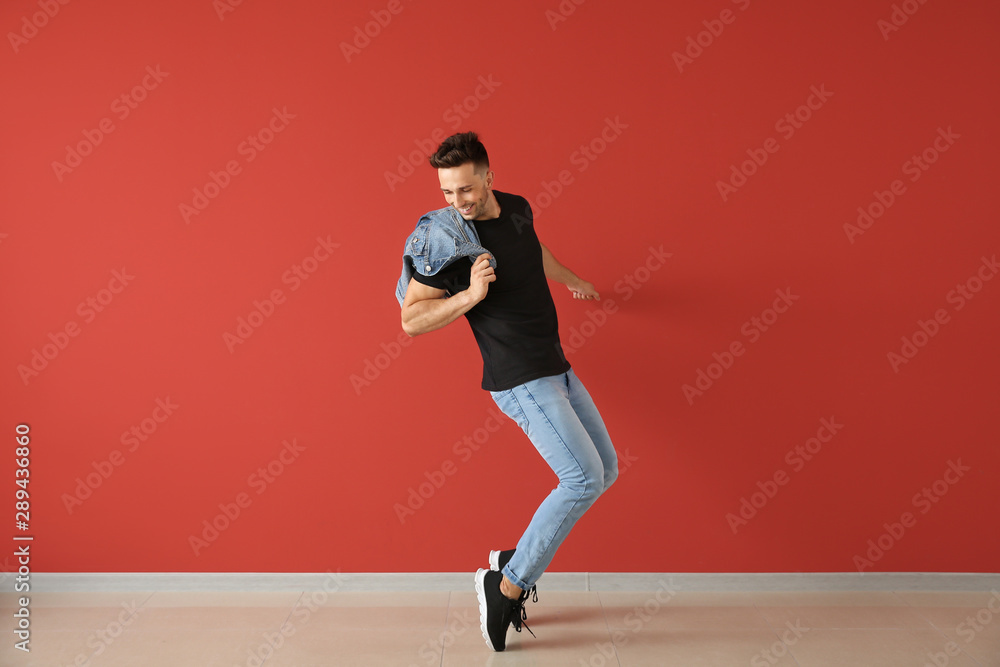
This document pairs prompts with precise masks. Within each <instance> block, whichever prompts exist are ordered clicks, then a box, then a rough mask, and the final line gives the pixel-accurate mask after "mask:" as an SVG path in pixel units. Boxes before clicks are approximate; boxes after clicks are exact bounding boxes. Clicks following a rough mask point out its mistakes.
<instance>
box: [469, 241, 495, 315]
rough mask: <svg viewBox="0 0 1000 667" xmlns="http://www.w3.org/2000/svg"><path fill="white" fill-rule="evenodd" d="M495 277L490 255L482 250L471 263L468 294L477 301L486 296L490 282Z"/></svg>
mask: <svg viewBox="0 0 1000 667" xmlns="http://www.w3.org/2000/svg"><path fill="white" fill-rule="evenodd" d="M496 279H497V274H496V271H494V270H493V267H492V266H490V256H489V254H488V253H485V252H484V253H483V254H482V255H480V256H479V257H476V261H475V262H473V263H472V271H471V272H470V273H469V296H471V297H472V298H473V299H474V300H475V302H476V303H479V302H480V301H482V300H483V299H485V298H486V293H487V291H488V290H489V287H490V283H491V282H493V281H494V280H496Z"/></svg>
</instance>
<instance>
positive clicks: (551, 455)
mask: <svg viewBox="0 0 1000 667" xmlns="http://www.w3.org/2000/svg"><path fill="white" fill-rule="evenodd" d="M490 395H491V396H493V400H494V401H496V404H497V405H498V406H499V407H500V409H501V410H503V412H504V414H506V415H507V416H508V417H510V418H511V419H513V420H514V421H515V422H517V425H518V426H520V427H521V429H522V430H524V432H525V433H526V434H527V436H528V438H529V439H530V440H531V443H532V444H533V445H534V446H535V449H537V450H538V453H539V454H541V455H542V458H543V459H545V462H546V463H548V464H549V467H550V468H552V471H553V472H554V473H555V474H556V476H557V477H558V478H559V484H558V485H557V486H556V488H554V489H553V490H552V493H550V494H549V495H548V497H547V498H546V499H545V500H544V501H542V504H541V505H539V507H538V509H537V510H536V511H535V516H533V517H532V519H531V523H529V524H528V528H527V529H526V530H525V531H524V534H523V535H522V536H521V539H520V541H519V542H518V543H517V552H516V553H515V554H514V557H513V558H511V559H510V562H509V563H507V565H506V566H505V567H504V569H503V574H504V575H505V576H506V577H507V578H508V579H510V581H511V582H513V583H514V584H517V585H518V586H519V587H521V588H522V589H523V590H528V589H530V588H531V587H532V586H534V585H535V582H536V581H537V580H538V578H539V577H541V576H542V573H543V572H544V571H545V568H547V567H548V566H549V563H550V562H551V561H552V557H553V556H554V555H555V553H556V549H558V548H559V545H560V544H562V542H563V540H564V539H566V536H567V535H568V534H569V531H570V529H571V528H573V526H574V524H576V522H577V520H578V519H579V518H580V517H581V516H583V513H584V512H586V511H587V509H589V508H590V506H591V505H593V504H594V501H595V500H597V498H598V496H600V495H601V494H602V493H604V491H606V490H607V488H608V487H609V486H611V484H612V482H614V481H615V479H616V478H617V477H618V456H617V454H616V453H615V448H614V446H613V445H612V444H611V437H610V436H609V435H608V429H607V428H606V427H605V426H604V420H603V419H601V415H600V413H599V412H598V411H597V407H596V406H595V405H594V401H593V399H591V398H590V394H589V393H587V389H586V388H585V387H584V386H583V383H582V382H580V380H579V378H577V377H576V373H574V372H573V369H570V370H569V371H567V372H566V373H563V374H561V375H553V376H550V377H544V378H538V379H537V380H531V381H530V382H525V383H524V384H521V385H518V386H516V387H514V388H513V389H507V390H505V391H492V392H490Z"/></svg>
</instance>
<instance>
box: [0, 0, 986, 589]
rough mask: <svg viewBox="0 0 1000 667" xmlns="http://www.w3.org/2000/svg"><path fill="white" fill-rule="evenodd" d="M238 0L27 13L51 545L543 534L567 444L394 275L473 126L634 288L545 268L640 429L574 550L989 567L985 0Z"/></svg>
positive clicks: (201, 552) (590, 380)
mask: <svg viewBox="0 0 1000 667" xmlns="http://www.w3.org/2000/svg"><path fill="white" fill-rule="evenodd" d="M224 2H226V0H218V1H217V2H215V3H214V4H213V3H212V2H210V1H209V0H197V1H195V0H188V1H186V2H173V3H153V4H150V3H135V2H121V1H115V2H101V3H97V2H79V3H77V2H70V3H68V4H64V5H63V4H58V3H57V2H55V1H54V0H49V1H48V2H47V3H46V1H45V0H42V1H41V2H28V1H27V0H17V1H12V2H5V3H3V5H2V9H0V26H2V28H3V31H4V32H5V33H7V41H8V44H7V46H5V47H3V48H0V59H2V60H3V63H2V67H3V71H4V89H5V91H6V93H7V94H6V96H5V104H4V112H3V113H4V123H3V125H2V130H0V131H2V133H3V146H4V148H3V151H2V158H0V160H2V162H0V179H2V182H3V184H4V187H3V192H2V194H0V201H2V204H0V206H2V208H0V232H2V234H3V236H2V237H0V272H2V273H0V280H2V284H3V286H4V288H3V292H2V294H3V313H4V318H5V319H4V322H5V326H4V327H3V330H2V334H0V336H2V337H0V355H2V364H0V366H2V368H4V369H5V372H4V373H3V374H2V380H0V382H2V391H3V403H2V404H3V424H4V426H3V428H4V429H6V430H7V434H8V435H7V438H8V441H7V442H8V445H7V447H5V448H3V451H4V452H6V453H5V454H3V455H2V456H0V478H3V479H6V480H7V482H5V483H4V486H6V487H7V488H8V492H5V495H6V496H7V498H8V499H7V501H5V502H6V503H8V510H7V512H8V521H10V522H11V523H10V524H8V526H9V527H8V529H7V530H8V531H9V532H10V534H11V535H14V534H22V533H21V532H20V531H18V530H17V529H16V527H15V526H14V525H13V517H12V516H10V515H12V514H13V513H14V509H15V508H14V506H13V503H14V502H15V499H14V491H15V490H16V488H17V487H15V486H14V480H15V479H16V478H15V474H17V473H15V468H16V467H17V466H18V464H17V463H16V462H15V442H14V437H15V425H16V424H18V423H21V422H24V423H27V424H29V425H30V429H31V430H30V434H29V435H30V438H31V440H30V445H29V449H30V465H29V470H30V484H29V485H28V489H29V491H30V503H31V505H30V512H31V516H30V524H29V529H28V531H25V532H24V533H23V534H32V535H34V536H35V542H34V544H33V549H34V560H33V561H32V566H33V568H34V569H36V570H40V571H73V572H75V571H293V572H300V571H324V570H327V569H338V568H339V569H340V570H341V571H344V572H352V571H460V570H471V569H472V568H475V567H479V566H481V565H482V564H483V563H484V558H485V556H486V554H487V551H488V550H489V549H498V548H507V547H511V546H513V545H514V544H515V542H516V539H517V537H518V535H519V534H520V532H521V531H522V530H523V528H524V526H525V525H526V523H527V521H528V519H529V518H530V516H531V513H532V512H533V510H534V508H535V507H536V506H537V505H538V503H539V502H540V501H541V499H542V498H543V497H544V496H545V494H546V493H547V492H548V490H549V489H550V488H551V486H552V484H553V483H554V478H553V476H552V475H551V473H550V472H549V471H548V469H547V468H546V467H545V466H544V464H543V463H542V461H541V459H539V458H538V457H537V455H536V454H535V453H534V451H533V449H532V448H531V446H530V444H529V443H528V441H527V439H526V438H525V437H524V436H523V434H522V433H521V432H520V431H519V430H518V429H517V427H516V426H515V425H514V424H513V423H512V422H510V421H504V422H502V425H501V426H498V422H496V421H493V417H492V415H493V411H494V406H493V403H492V401H491V400H490V397H489V395H488V394H487V393H486V392H484V391H482V390H481V389H479V381H480V372H481V362H480V359H479V356H478V350H477V347H476V345H475V342H474V340H473V338H472V335H471V333H470V332H469V330H468V326H467V325H466V324H465V323H464V322H458V323H456V324H454V325H453V326H450V327H448V328H447V329H445V330H443V331H440V332H436V333H434V334H431V335H427V336H423V337H420V338H417V339H413V340H410V339H407V338H405V336H401V335H400V334H401V330H400V326H399V308H398V305H397V303H396V301H395V299H394V297H393V289H394V286H395V281H396V278H397V276H398V274H399V268H400V251H401V247H402V243H403V240H404V239H405V237H406V236H407V234H408V233H409V231H410V230H411V229H412V227H413V225H414V224H415V223H416V221H417V218H418V217H419V215H420V214H422V213H424V212H425V211H428V210H431V209H435V208H438V207H440V206H443V205H444V201H443V198H442V197H441V195H440V192H439V191H438V184H437V180H436V174H435V173H434V171H433V170H432V169H431V168H430V167H428V166H426V164H425V160H424V156H425V155H426V154H427V153H428V152H429V151H430V150H432V149H433V148H434V147H435V145H436V143H437V142H438V141H439V140H440V139H442V138H443V137H444V136H445V135H447V134H451V133H452V132H454V131H464V130H469V129H473V130H476V131H478V132H480V134H481V136H482V138H483V140H484V142H485V144H486V146H487V148H488V149H489V152H490V155H491V158H492V162H493V167H494V170H495V172H496V186H497V188H498V189H500V190H505V191H509V192H516V193H520V194H523V195H525V196H527V197H528V198H529V199H530V200H531V201H532V202H534V204H535V211H536V225H537V230H538V233H539V236H540V237H541V239H542V240H543V242H545V243H546V244H547V245H549V247H550V248H551V249H552V250H553V252H554V253H555V255H556V256H557V257H558V258H560V259H561V260H562V261H563V262H564V263H566V264H567V265H569V266H570V267H571V268H573V269H574V270H576V271H577V272H578V273H580V274H581V275H582V276H584V277H586V278H587V279H589V280H591V281H593V282H594V283H595V285H597V287H598V289H599V290H601V292H602V294H603V296H604V299H603V300H602V301H601V303H600V304H587V303H581V302H576V301H573V300H572V299H571V298H570V296H569V294H568V292H567V291H566V290H565V289H564V288H563V287H562V286H560V285H553V292H554V294H555V299H556V303H557V307H558V309H559V315H560V323H561V329H562V336H563V341H564V343H565V345H566V348H567V354H568V356H569V358H570V360H571V361H572V363H573V365H574V367H575V368H576V369H577V372H578V374H579V375H580V377H581V378H582V379H583V380H584V381H585V382H586V383H587V385H588V386H589V388H590V390H591V393H592V394H593V395H594V397H595V399H596V401H597V403H598V405H599V406H600V408H601V410H602V413H603V414H604V416H605V419H606V421H607V424H608V426H609V428H610V431H611V433H612V435H613V436H614V439H615V442H616V444H617V446H618V448H619V450H620V452H621V454H622V474H621V477H620V479H619V481H618V483H617V484H616V485H615V486H614V487H613V488H612V489H611V491H610V492H609V493H608V494H607V495H606V496H605V497H604V498H602V499H601V501H600V502H599V503H598V504H597V505H595V507H594V509H593V510H592V511H591V512H590V513H589V514H588V515H587V516H586V517H585V518H584V519H583V520H582V521H581V522H580V523H579V524H578V526H577V528H576V529H575V530H574V532H573V534H572V536H571V538H570V539H569V540H568V542H567V543H566V544H565V546H564V548H563V549H562V550H561V551H560V552H559V554H558V555H557V557H556V560H555V561H554V562H553V565H552V568H553V570H591V571H672V572H716V571H724V572H753V571H769V572H770V571H778V572H780V571H853V570H857V569H860V570H863V571H962V572H964V571H995V570H996V568H997V563H998V562H1000V560H998V559H1000V537H998V533H997V531H996V530H995V529H994V528H995V521H994V520H993V517H995V514H996V511H997V509H998V500H997V494H996V489H997V482H998V478H997V476H998V472H1000V454H998V448H997V436H996V415H997V404H998V403H997V402H998V398H1000V395H998V394H1000V392H998V383H997V377H998V372H1000V360H998V355H997V354H996V341H997V339H998V334H1000V318H998V315H997V314H998V305H1000V280H997V279H994V278H995V274H996V272H997V270H998V269H997V266H996V265H995V264H991V262H994V261H995V258H996V257H997V254H998V253H1000V233H998V231H997V224H996V221H997V204H996V197H995V192H996V184H995V179H996V159H997V157H996V156H997V151H998V148H1000V144H998V136H997V130H996V123H995V120H996V108H997V103H998V95H997V90H996V86H995V85H994V82H995V81H996V77H997V73H998V71H997V70H998V68H997V63H1000V58H998V55H1000V53H998V47H997V43H996V40H995V39H994V37H995V33H996V29H997V23H998V19H1000V8H998V6H997V5H996V3H991V2H986V1H977V2H964V3H944V2H928V3H926V4H918V3H917V2H916V0H907V2H903V3H901V4H900V5H898V8H897V9H894V5H893V3H891V2H889V1H888V0H887V1H885V2H869V1H867V0H866V1H861V0H852V1H849V2H840V3H829V2H826V3H802V2H791V1H785V2H759V1H758V0H749V1H745V0H740V1H739V2H729V1H728V0H716V1H715V2H697V3H693V2H692V3H653V2H647V3H643V4H642V5H640V4H639V3H632V4H622V3H608V2H600V1H598V0H592V1H589V2H582V3H580V2H579V0H577V2H570V0H565V1H564V2H562V3H561V4H560V3H559V2H557V0H552V1H551V2H528V1H527V0H520V1H517V2H507V3H464V4H461V5H456V4H454V3H435V2H410V1H409V0H401V2H400V0H392V2H388V3H387V2H384V1H372V2H350V3H322V2H308V1H304V0H303V1H299V2H291V3H288V2H282V3H278V2H265V1H263V0H247V1H246V2H242V3H241V4H238V5H228V4H223V3H224ZM45 7H48V10H47V11H49V12H55V11H56V9H58V12H57V13H55V15H54V16H51V17H47V16H46V15H45V11H46V10H45V9H44V8H45ZM221 8H228V9H229V10H231V11H225V10H223V9H221ZM570 10H572V12H570ZM907 11H909V12H911V13H912V15H910V14H908V13H907ZM904 18H905V19H906V20H905V22H903V19H904ZM894 20H895V21H896V22H897V23H899V24H900V25H898V26H897V25H895V24H893V23H892V21H894ZM379 21H381V22H382V23H383V24H385V25H380V23H379ZM34 24H38V25H40V26H41V27H37V26H36V25H34ZM365 30H368V31H369V32H370V34H372V35H374V36H371V37H366V38H364V39H363V38H362V37H363V36H364V31H365ZM355 40H356V46H350V47H349V46H345V45H349V44H351V43H352V42H354V41H355ZM699 40H700V42H701V46H699V45H698V41H699ZM358 47H361V48H358ZM685 53H686V55H685ZM123 96H125V97H124V98H123ZM810 105H811V107H810ZM789 114H791V116H790V117H789V116H788V115H789ZM796 115H797V116H798V117H797V119H796ZM255 144H256V145H255ZM68 153H74V154H70V155H68ZM411 155H412V156H413V157H412V158H410V156H411ZM922 155H923V156H924V157H923V158H921V157H920V156H922ZM410 159H412V160H413V162H414V163H416V164H417V167H416V168H412V167H411V166H410V165H409V164H407V162H408V161H409V160H410ZM915 159H918V160H926V162H922V164H923V167H921V166H919V165H918V164H917V163H916V162H915V161H914V160H915ZM754 160H756V162H757V164H755V163H754V162H753V161H754ZM741 169H742V170H743V171H744V173H742V174H740V173H739V172H740V170H741ZM734 170H735V171H736V173H737V174H738V175H735V174H734ZM411 172H412V173H411ZM746 174H749V175H746ZM727 182H728V185H726V183H727ZM196 191H197V193H196ZM201 197H204V199H201ZM880 202H881V203H880ZM859 207H861V208H862V209H867V210H869V211H871V214H872V218H871V219H870V220H867V219H862V221H861V223H859V222H858V218H859V212H858V209H859ZM852 226H853V228H852ZM659 253H663V254H667V253H669V257H666V258H662V257H661V256H660V254H659ZM984 258H985V263H984ZM297 267H299V268H297ZM296 271H299V272H300V274H299V273H296ZM119 273H120V274H122V275H121V277H116V276H118V275H119ZM986 278H988V279H986ZM983 279H986V280H983ZM961 290H965V292H964V294H963V292H962V291H961ZM782 293H783V294H784V295H785V296H784V300H782V298H781V296H780V295H781V294H782ZM789 304H790V305H789ZM255 311H256V313H257V314H254V313H255ZM779 311H782V312H779ZM260 313H264V314H260ZM248 317H249V318H250V319H251V320H253V323H254V324H256V325H259V326H248V325H246V324H244V325H242V326H241V325H240V322H241V318H248ZM754 318H757V321H756V322H755V320H754ZM936 318H937V319H936ZM758 323H759V324H758ZM243 327H247V328H246V329H245V330H244V328H243ZM925 331H927V332H929V333H924V332H925ZM904 339H906V340H907V341H909V342H906V343H904ZM910 344H913V345H915V347H913V348H912V349H911V348H910V347H909V345H910ZM36 351H37V353H38V355H41V356H36ZM733 352H735V353H736V354H734V353H733ZM729 355H732V356H729ZM893 355H899V356H898V358H897V357H896V356H893ZM904 355H907V356H904ZM33 363H34V364H35V367H34V368H33V367H32V364H33ZM701 373H705V376H704V377H701V376H700V374H701ZM709 376H711V377H709ZM685 385H689V386H690V387H691V388H693V390H692V389H690V388H688V389H685ZM694 390H697V391H698V392H700V393H696V392H695V391H694ZM164 406H165V407H164ZM824 423H833V424H835V426H834V427H833V428H832V430H831V429H829V428H827V429H823V428H821V427H822V426H823V424H824ZM133 428H134V429H136V430H137V432H138V433H139V434H140V435H138V436H137V435H130V430H131V429H133ZM810 438H815V439H813V440H810ZM819 438H822V440H824V441H825V442H823V441H821V440H820V439H819ZM283 443H287V444H283ZM470 443H471V444H470ZM473 446H475V448H473ZM803 448H805V449H803ZM810 449H811V452H810ZM797 450H798V451H797ZM269 466H270V472H268V467H269ZM949 470H951V471H950V472H949ZM956 471H960V472H956ZM421 493H422V494H423V495H424V496H427V497H426V498H422V497H420V494H421ZM408 503H409V505H410V507H409V509H411V510H412V511H411V512H405V513H404V512H402V511H401V508H403V507H407V504H408ZM220 507H221V509H220ZM237 512H238V514H237ZM741 512H742V516H741ZM227 513H228V514H229V515H230V517H227V516H226V514H227ZM213 521H214V522H215V523H216V525H217V527H219V528H221V530H220V531H219V532H217V533H215V532H212V529H210V528H209V529H206V524H208V525H210V524H211V523H212V522H213ZM193 538H194V539H193ZM198 539H200V540H203V542H201V543H198V542H197V540H198ZM7 551H10V550H7ZM860 559H865V560H868V561H869V562H867V563H866V562H864V561H863V560H860ZM2 564H3V566H4V568H5V569H8V570H9V569H11V567H14V565H13V561H12V559H11V557H9V556H8V557H7V560H6V561H4V562H3V563H2Z"/></svg>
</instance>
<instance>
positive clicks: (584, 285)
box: [566, 278, 601, 301]
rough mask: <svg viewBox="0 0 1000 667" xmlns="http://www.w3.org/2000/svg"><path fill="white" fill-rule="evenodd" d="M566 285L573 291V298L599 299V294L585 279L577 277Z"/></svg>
mask: <svg viewBox="0 0 1000 667" xmlns="http://www.w3.org/2000/svg"><path fill="white" fill-rule="evenodd" d="M566 287H568V288H569V291H570V292H572V293H573V298H574V299H583V300H585V301H590V300H592V299H596V300H597V301H600V300H601V295H600V294H598V293H597V290H596V289H594V286H593V285H592V284H590V283H588V282H587V281H586V280H583V279H580V278H578V279H577V280H576V281H575V282H573V283H572V284H569V285H566Z"/></svg>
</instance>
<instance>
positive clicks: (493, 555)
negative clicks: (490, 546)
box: [490, 551, 500, 572]
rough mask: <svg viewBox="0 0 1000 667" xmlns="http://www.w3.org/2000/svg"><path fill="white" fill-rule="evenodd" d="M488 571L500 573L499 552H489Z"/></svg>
mask: <svg viewBox="0 0 1000 667" xmlns="http://www.w3.org/2000/svg"><path fill="white" fill-rule="evenodd" d="M490 569H491V570H493V571H494V572H499V571H500V552H499V551H491V552H490Z"/></svg>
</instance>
